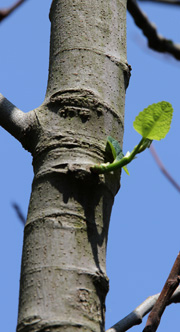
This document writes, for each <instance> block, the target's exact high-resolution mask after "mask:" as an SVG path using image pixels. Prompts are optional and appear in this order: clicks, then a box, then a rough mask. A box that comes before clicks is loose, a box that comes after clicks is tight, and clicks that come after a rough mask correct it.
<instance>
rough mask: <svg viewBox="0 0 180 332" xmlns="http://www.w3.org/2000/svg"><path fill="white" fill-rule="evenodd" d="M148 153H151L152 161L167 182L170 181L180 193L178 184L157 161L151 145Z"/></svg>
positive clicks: (158, 160) (160, 162) (157, 158)
mask: <svg viewBox="0 0 180 332" xmlns="http://www.w3.org/2000/svg"><path fill="white" fill-rule="evenodd" d="M150 151H151V154H152V156H153V157H154V160H155V161H156V163H157V165H158V166H159V168H160V170H161V171H162V173H163V174H164V175H165V177H166V178H167V179H168V181H170V182H171V184H172V185H173V186H174V187H175V188H176V189H177V190H178V191H179V192H180V186H179V184H178V183H177V182H176V181H175V180H174V179H173V177H172V176H171V175H170V174H169V172H168V171H167V170H166V168H165V167H164V165H163V163H162V161H161V160H160V159H159V157H158V155H157V153H156V150H155V148H154V146H153V145H152V144H151V146H150Z"/></svg>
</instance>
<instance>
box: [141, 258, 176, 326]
mask: <svg viewBox="0 0 180 332" xmlns="http://www.w3.org/2000/svg"><path fill="white" fill-rule="evenodd" d="M179 282H180V253H179V254H178V256H177V258H176V260H175V263H174V265H173V267H172V270H171V272H170V274H169V277H168V279H167V280H166V283H165V285H164V287H163V289H162V292H161V294H160V295H159V297H158V299H157V301H156V303H155V305H154V307H153V309H152V311H151V312H150V314H149V317H148V319H147V323H146V326H145V328H144V330H143V332H156V330H157V328H158V326H159V323H160V320H161V316H162V314H163V312H164V310H165V308H166V306H167V305H168V302H169V300H170V298H171V296H172V294H173V293H174V291H175V290H176V288H177V287H178V285H179Z"/></svg>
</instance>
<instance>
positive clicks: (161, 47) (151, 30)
mask: <svg viewBox="0 0 180 332" xmlns="http://www.w3.org/2000/svg"><path fill="white" fill-rule="evenodd" d="M127 8H128V11H129V13H130V14H131V15H132V17H133V19H134V21H135V23H136V25H137V26H138V27H139V28H140V29H141V30H142V32H143V34H144V35H145V36H146V37H147V39H148V46H149V47H150V48H151V49H153V50H155V51H158V52H161V53H169V54H171V55H173V56H174V57H175V58H176V59H177V60H180V45H179V44H174V43H173V42H172V41H171V40H169V39H166V38H164V37H162V36H161V35H159V34H158V32H157V30H156V27H155V26H154V24H152V23H151V22H150V21H149V20H148V18H147V16H146V15H145V14H144V13H143V11H142V10H141V9H140V7H139V6H138V4H137V2H136V0H128V2H127Z"/></svg>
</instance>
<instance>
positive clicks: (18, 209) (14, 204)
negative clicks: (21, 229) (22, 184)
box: [12, 202, 26, 225]
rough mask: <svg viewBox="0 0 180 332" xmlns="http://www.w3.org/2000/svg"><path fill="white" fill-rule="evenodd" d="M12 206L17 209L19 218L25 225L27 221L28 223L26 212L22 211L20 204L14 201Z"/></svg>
mask: <svg viewBox="0 0 180 332" xmlns="http://www.w3.org/2000/svg"><path fill="white" fill-rule="evenodd" d="M12 207H13V208H14V210H15V211H16V213H17V216H18V218H19V220H20V221H21V222H22V223H23V225H25V223H26V218H25V217H24V214H23V213H22V211H21V208H20V206H19V205H18V204H17V203H14V202H13V203H12Z"/></svg>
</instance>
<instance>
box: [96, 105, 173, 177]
mask: <svg viewBox="0 0 180 332" xmlns="http://www.w3.org/2000/svg"><path fill="white" fill-rule="evenodd" d="M172 115H173V108H172V106H171V104H170V103H168V102H166V101H162V102H159V103H157V104H152V105H150V106H148V107H147V108H145V109H144V110H143V111H142V112H140V113H139V115H138V116H137V117H136V119H135V121H134V123H133V126H134V129H135V130H136V131H137V132H138V133H139V134H140V135H141V136H142V138H141V140H140V142H139V144H138V145H136V146H135V147H134V149H133V150H132V151H131V152H129V151H128V152H127V153H126V155H125V156H124V154H123V152H122V149H121V147H120V145H119V143H118V141H116V140H115V139H114V138H112V137H111V136H108V138H107V142H106V152H107V155H108V156H109V158H108V162H107V163H103V164H100V165H94V166H93V167H91V170H92V171H94V172H96V173H99V174H101V173H106V172H112V171H115V170H117V169H120V168H123V169H124V170H125V172H126V173H127V174H128V175H129V172H128V170H127V167H126V165H127V164H129V163H130V162H131V161H132V160H133V159H134V158H135V157H136V155H137V154H138V153H141V152H143V151H144V150H145V149H146V148H149V147H150V145H151V143H152V141H153V140H157V141H160V140H161V139H162V138H165V136H166V135H167V133H168V132H169V129H170V125H171V120H172Z"/></svg>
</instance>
